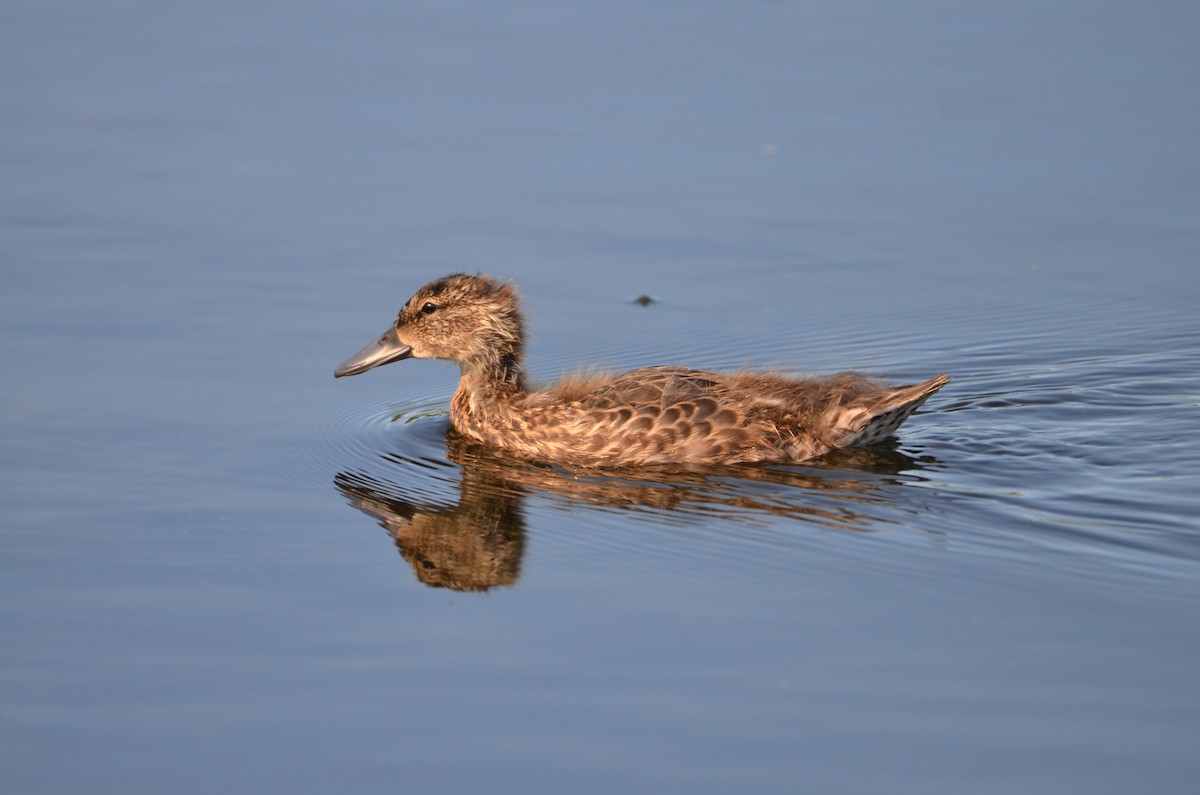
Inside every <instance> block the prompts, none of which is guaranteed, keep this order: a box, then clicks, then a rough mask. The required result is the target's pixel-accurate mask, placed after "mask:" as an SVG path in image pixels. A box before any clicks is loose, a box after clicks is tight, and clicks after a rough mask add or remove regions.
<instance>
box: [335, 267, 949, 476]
mask: <svg viewBox="0 0 1200 795" xmlns="http://www.w3.org/2000/svg"><path fill="white" fill-rule="evenodd" d="M524 344H525V323H524V319H523V315H522V312H521V305H520V300H519V298H518V295H517V292H516V289H515V288H514V287H513V285H512V284H510V283H507V282H502V281H499V280H497V279H494V278H492V277H490V276H486V275H481V274H475V275H473V274H467V273H454V274H450V275H448V276H443V277H442V278H439V279H435V280H433V281H431V282H429V283H428V284H426V285H425V286H424V287H422V288H421V289H419V290H417V292H416V293H414V294H413V296H412V297H411V298H409V299H408V300H407V301H406V302H405V303H404V306H403V307H401V309H400V312H399V314H398V315H397V316H396V320H395V321H394V322H393V323H392V325H391V326H389V327H388V329H387V330H386V331H384V332H383V334H381V335H380V336H379V337H378V338H377V339H375V340H374V341H372V342H371V343H369V344H368V345H366V346H365V347H364V348H363V349H362V350H360V351H359V352H357V353H355V354H354V355H353V356H351V357H349V358H348V359H346V360H345V361H344V362H342V363H341V364H340V365H338V367H337V368H336V369H335V370H334V377H335V378H342V377H345V376H352V375H359V374H361V373H365V372H367V371H368V370H372V369H374V368H376V367H379V366H381V365H384V364H389V363H391V362H396V361H400V360H403V359H410V358H412V359H445V360H449V361H452V362H455V363H457V364H458V366H459V370H460V373H461V378H460V380H459V382H458V388H457V389H456V390H455V392H454V395H453V397H452V398H451V400H450V423H451V425H452V426H453V428H454V429H455V430H456V431H457V432H458V433H459V434H461V435H463V436H465V437H467V438H468V439H471V440H473V441H475V442H477V443H479V444H481V445H483V446H485V447H490V448H496V449H499V450H503V451H506V452H509V453H515V454H517V455H518V456H519V457H522V458H526V459H533V460H536V461H540V462H545V463H548V464H554V465H561V466H565V467H568V468H601V469H602V468H612V467H642V466H656V465H685V466H688V465H704V464H720V465H724V464H743V463H754V462H767V463H799V462H802V461H808V460H809V459H813V458H816V457H818V456H821V455H824V454H826V453H829V452H831V451H833V450H837V449H840V448H847V447H865V446H871V445H875V444H877V443H879V442H882V441H884V440H886V439H888V438H890V437H892V436H893V435H894V434H895V432H896V429H897V428H899V427H900V424H901V423H903V422H904V421H905V420H906V419H908V418H909V417H910V416H911V415H912V414H913V412H915V411H916V410H917V409H918V408H919V407H920V406H921V405H922V404H923V403H924V402H925V401H926V400H927V399H928V398H929V397H930V396H931V395H933V394H934V393H935V392H937V391H938V390H939V389H941V388H942V387H943V386H945V385H946V384H947V383H948V382H949V381H950V376H949V374H946V373H943V374H942V375H938V376H935V377H933V378H930V379H929V380H927V381H922V382H921V383H919V384H911V385H907V386H890V385H887V384H885V383H883V382H880V381H878V380H876V379H873V378H869V377H866V376H864V375H861V374H859V373H854V372H843V373H837V374H835V375H831V376H828V377H823V378H794V377H790V376H786V375H782V374H779V373H776V372H755V371H746V370H743V371H739V372H731V373H721V372H709V371H707V370H695V369H691V368H687V367H678V366H654V367H644V368H641V369H637V370H632V371H629V372H625V373H619V374H613V373H596V372H580V373H576V374H573V375H568V376H566V377H565V378H562V379H561V380H559V381H557V382H554V383H549V384H545V385H536V384H531V383H530V382H529V380H528V379H527V378H526V376H525V371H524V369H523V361H522V354H523V352H524Z"/></svg>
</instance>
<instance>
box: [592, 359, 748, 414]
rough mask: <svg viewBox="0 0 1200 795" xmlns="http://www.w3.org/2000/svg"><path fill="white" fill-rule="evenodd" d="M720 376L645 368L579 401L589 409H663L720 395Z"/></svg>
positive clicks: (621, 377)
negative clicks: (651, 407)
mask: <svg viewBox="0 0 1200 795" xmlns="http://www.w3.org/2000/svg"><path fill="white" fill-rule="evenodd" d="M724 391H725V390H724V388H723V387H722V379H721V376H719V375H717V374H716V373H709V372H705V371H703V370H691V369H688V368H686V367H644V368H642V369H640V370H632V371H630V372H628V373H622V374H621V375H619V376H616V377H615V378H613V379H612V380H611V381H609V382H607V383H605V384H604V385H603V386H600V387H598V388H597V389H595V390H593V391H592V392H590V393H589V394H587V395H584V396H583V397H582V398H581V399H580V404H581V405H583V406H584V407H585V408H588V409H613V408H621V407H630V408H633V409H637V408H640V407H642V406H656V407H658V408H660V409H665V408H668V407H670V406H673V405H675V404H677V403H683V402H687V401H690V400H695V399H697V398H702V397H715V396H718V395H720V394H723V392H724Z"/></svg>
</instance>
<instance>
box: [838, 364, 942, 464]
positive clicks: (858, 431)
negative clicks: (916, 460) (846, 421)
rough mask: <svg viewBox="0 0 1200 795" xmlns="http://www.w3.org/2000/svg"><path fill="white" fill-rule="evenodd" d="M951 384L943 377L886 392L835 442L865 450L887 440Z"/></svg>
mask: <svg viewBox="0 0 1200 795" xmlns="http://www.w3.org/2000/svg"><path fill="white" fill-rule="evenodd" d="M948 383H950V374H949V373H942V374H941V375H939V376H936V377H935V378H930V379H929V380H928V381H922V382H921V383H919V384H913V385H911V386H898V387H896V388H895V389H892V390H889V391H888V392H886V393H884V395H883V396H882V397H881V398H880V399H879V400H878V401H877V402H876V403H874V404H872V405H871V406H870V407H869V408H868V409H867V410H866V411H864V412H863V413H862V414H861V415H860V416H858V417H856V418H855V421H854V422H853V424H852V425H851V427H849V428H848V429H847V433H846V434H845V435H844V436H842V437H841V438H840V439H839V440H838V446H839V447H864V446H866V445H871V444H876V443H877V442H882V441H883V440H884V439H887V438H888V437H890V436H891V435H892V434H894V433H895V432H896V429H897V428H899V427H900V425H901V424H902V423H903V422H904V421H905V420H906V419H908V418H909V417H910V416H912V413H913V412H914V411H916V410H917V409H918V408H920V406H921V404H922V403H924V402H925V401H926V400H928V399H929V396H930V395H932V394H933V393H934V392H937V391H938V390H939V389H941V388H942V387H944V386H945V385H946V384H948Z"/></svg>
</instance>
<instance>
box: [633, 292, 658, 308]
mask: <svg viewBox="0 0 1200 795" xmlns="http://www.w3.org/2000/svg"><path fill="white" fill-rule="evenodd" d="M633 302H634V303H635V304H637V305H638V306H650V304H652V303H654V299H653V298H651V297H650V296H648V295H646V294H645V293H642V294H641V295H639V296H638V297H637V298H635V299H633Z"/></svg>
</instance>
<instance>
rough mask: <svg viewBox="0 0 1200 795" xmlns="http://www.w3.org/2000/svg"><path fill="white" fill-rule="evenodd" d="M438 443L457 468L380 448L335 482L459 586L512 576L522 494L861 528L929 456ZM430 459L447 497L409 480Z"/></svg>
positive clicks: (430, 577)
mask: <svg viewBox="0 0 1200 795" xmlns="http://www.w3.org/2000/svg"><path fill="white" fill-rule="evenodd" d="M446 442H447V451H448V454H447V458H448V460H449V461H450V462H453V464H456V465H457V467H456V468H452V467H449V466H446V465H445V464H444V463H442V462H431V461H424V460H416V459H409V458H404V457H402V456H399V455H387V456H384V460H385V461H387V462H388V465H389V466H390V467H396V468H397V469H396V470H395V471H394V472H392V473H389V475H388V476H376V475H372V474H367V473H366V472H362V471H345V472H340V473H338V474H337V475H336V476H335V477H334V485H335V486H336V487H337V489H338V491H340V492H341V493H342V495H343V496H345V497H346V498H347V499H348V500H349V501H350V504H351V505H353V506H354V507H356V508H358V509H359V510H360V511H362V512H363V513H366V514H367V515H369V516H371V517H373V518H374V519H375V520H376V521H378V522H379V524H380V525H381V526H382V527H383V528H384V529H385V530H386V531H387V532H388V534H389V535H390V536H391V537H392V539H393V540H394V541H395V544H396V547H397V549H399V551H400V554H401V556H402V557H403V558H404V560H406V561H407V562H408V563H409V565H410V566H412V570H413V574H415V575H416V577H417V579H418V580H420V581H421V582H423V583H425V584H426V585H429V586H432V587H439V588H450V589H452V590H456V591H486V590H488V589H490V588H494V587H497V586H510V585H513V584H514V583H516V581H517V579H518V577H519V575H520V569H521V556H522V554H523V552H524V549H525V517H524V514H523V510H522V502H523V500H524V499H525V498H526V497H527V496H529V495H534V496H537V497H539V498H548V499H550V500H552V501H554V502H557V503H560V504H563V503H566V504H569V505H570V506H573V507H578V506H579V505H580V504H586V505H590V506H594V507H597V508H600V509H609V510H612V509H615V510H622V511H644V512H651V513H654V514H656V515H657V516H658V518H660V519H662V520H664V521H669V522H671V523H673V524H679V523H699V522H700V521H701V519H702V518H703V517H713V516H720V517H721V518H723V519H726V520H729V519H732V520H735V521H744V522H754V523H765V522H766V520H767V518H768V517H772V516H787V517H792V518H796V519H800V520H803V521H806V522H810V523H814V524H819V525H824V526H829V527H836V528H839V529H843V530H856V531H865V530H868V529H869V528H870V527H871V526H873V525H875V524H877V523H878V522H879V517H877V516H874V515H873V512H872V511H871V506H872V505H874V504H877V503H879V502H880V501H881V500H882V499H883V496H882V493H881V492H880V491H879V490H880V489H881V488H882V487H884V486H887V485H891V484H895V483H898V482H900V480H899V479H898V478H897V477H895V476H897V475H899V474H900V473H901V472H908V471H912V470H921V469H926V468H928V467H930V466H932V465H934V464H936V462H935V461H934V460H933V459H931V458H921V459H914V458H911V457H909V456H907V455H904V454H903V453H901V452H899V451H898V450H897V449H895V447H891V448H888V447H883V448H880V447H875V448H856V449H847V450H841V451H836V452H834V453H831V454H829V455H827V456H825V457H823V458H822V459H820V460H819V461H817V462H814V463H813V464H812V465H810V466H804V467H799V466H754V465H741V466H736V467H720V466H703V467H700V466H696V467H687V468H672V469H669V470H666V469H664V470H661V471H658V470H652V471H647V470H646V469H638V470H636V471H625V472H623V471H619V470H604V471H603V472H600V471H597V472H587V471H583V472H578V471H576V472H569V471H566V470H562V469H559V468H557V467H554V466H551V465H546V464H536V463H531V462H530V461H528V460H527V459H523V458H518V457H512V456H508V455H505V454H504V453H502V452H497V451H495V450H493V449H489V448H484V447H482V446H481V445H478V444H476V443H474V442H471V441H469V440H467V439H466V438H465V437H463V436H461V435H460V434H458V433H457V432H456V431H454V430H451V431H449V433H448V434H447V436H446ZM443 467H444V469H443ZM431 468H432V469H434V470H435V471H437V470H441V471H444V472H445V473H447V477H446V478H444V479H449V480H450V481H451V482H452V483H453V485H454V487H455V488H456V490H457V492H458V501H457V503H456V504H453V505H451V504H447V503H446V502H439V501H436V500H434V499H431V498H430V497H428V496H427V489H425V488H422V487H420V486H417V487H416V488H413V487H412V485H411V484H413V473H414V472H416V471H420V470H429V469H431ZM434 477H436V476H434ZM905 477H906V479H908V480H912V479H914V476H913V475H906V476H905ZM402 481H403V482H402ZM405 483H408V484H410V485H409V486H406V485H405Z"/></svg>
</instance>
